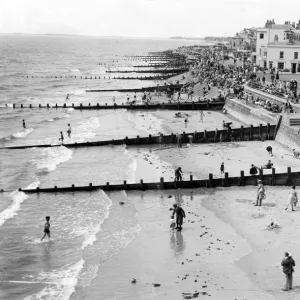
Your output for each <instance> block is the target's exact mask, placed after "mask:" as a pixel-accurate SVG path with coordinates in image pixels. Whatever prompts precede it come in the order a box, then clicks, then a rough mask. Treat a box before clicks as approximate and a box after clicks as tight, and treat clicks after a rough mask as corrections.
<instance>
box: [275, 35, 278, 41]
mask: <svg viewBox="0 0 300 300" xmlns="http://www.w3.org/2000/svg"><path fill="white" fill-rule="evenodd" d="M274 42H278V34H275V36H274Z"/></svg>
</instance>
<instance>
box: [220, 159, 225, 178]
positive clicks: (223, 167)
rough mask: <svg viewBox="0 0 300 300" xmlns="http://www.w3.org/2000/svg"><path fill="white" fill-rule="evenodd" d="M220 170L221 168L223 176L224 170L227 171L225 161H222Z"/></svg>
mask: <svg viewBox="0 0 300 300" xmlns="http://www.w3.org/2000/svg"><path fill="white" fill-rule="evenodd" d="M220 170H221V176H222V175H223V174H224V172H225V166H224V163H223V162H222V163H221V167H220Z"/></svg>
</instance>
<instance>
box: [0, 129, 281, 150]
mask: <svg viewBox="0 0 300 300" xmlns="http://www.w3.org/2000/svg"><path fill="white" fill-rule="evenodd" d="M275 127H276V125H270V124H267V125H266V126H263V125H262V124H260V126H256V127H253V125H251V126H250V127H248V128H244V127H243V126H241V127H240V128H234V129H232V131H231V134H230V136H229V133H228V131H227V130H215V131H206V130H205V131H204V132H197V131H195V132H190V133H185V132H183V134H182V139H181V142H182V143H183V144H184V143H190V142H192V143H194V144H196V143H219V142H225V141H255V140H257V141H262V140H273V139H274V137H275ZM153 144H177V137H176V135H175V134H173V133H172V134H170V135H163V134H161V135H160V136H152V135H151V134H149V136H148V137H140V136H137V137H135V138H128V137H125V138H124V139H116V140H115V139H112V140H106V141H94V142H83V143H69V144H53V145H51V144H45V145H23V146H9V147H3V148H0V149H28V148H37V147H38V148H51V147H59V146H61V145H63V146H65V147H67V148H81V147H99V146H109V145H127V146H142V145H153Z"/></svg>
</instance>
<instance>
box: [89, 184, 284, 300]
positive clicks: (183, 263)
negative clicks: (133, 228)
mask: <svg viewBox="0 0 300 300" xmlns="http://www.w3.org/2000/svg"><path fill="white" fill-rule="evenodd" d="M214 192H215V191H214V190H194V191H190V190H185V191H172V192H163V191H162V192H144V193H141V192H130V193H128V195H127V201H128V203H125V205H134V207H135V208H136V209H137V212H138V218H139V224H140V226H141V232H140V235H139V236H138V237H137V238H136V240H135V241H134V242H132V243H131V244H130V245H129V246H128V247H127V248H126V249H124V250H123V251H122V252H121V253H119V255H118V256H116V257H114V259H112V260H109V261H106V262H105V263H103V265H102V266H101V270H100V272H99V274H98V276H97V277H96V278H95V280H94V282H93V284H92V286H91V287H90V288H89V291H88V294H87V299H95V297H96V296H97V297H98V298H103V299H192V298H198V297H199V298H204V297H210V299H225V300H226V299H266V300H268V299H274V298H273V297H272V295H271V294H270V293H268V292H267V291H264V287H261V286H259V285H258V284H256V282H255V281H253V280H252V278H251V276H250V275H249V273H250V272H251V271H252V269H256V266H257V265H261V262H260V261H259V260H256V261H254V264H251V267H249V266H247V265H245V266H244V262H243V258H245V257H246V258H247V257H248V256H249V255H250V254H251V253H252V251H253V250H256V249H253V245H252V244H251V243H249V242H248V241H247V240H246V238H245V236H243V235H242V234H240V233H239V232H240V227H242V228H244V225H243V226H241V225H239V226H236V225H235V224H231V223H230V222H227V219H226V217H227V216H228V217H229V215H228V214H229V212H228V210H227V207H226V201H230V205H235V204H236V203H240V202H237V201H236V199H235V197H234V198H233V197H232V196H233V195H234V194H235V193H236V191H235V190H233V189H230V190H226V191H225V192H224V191H222V192H219V191H216V193H214ZM222 193H223V194H224V196H223V197H222V200H221V202H220V205H219V202H218V200H217V199H218V198H219V196H220V195H221V194H222ZM248 193H249V192H248ZM254 194H255V189H254ZM110 196H111V197H113V194H111V195H110ZM241 197H242V196H240V198H241ZM248 198H249V196H248ZM174 202H177V203H181V205H182V207H183V208H184V209H185V212H186V219H185V221H184V225H183V230H182V231H181V232H178V231H175V230H170V228H169V225H170V220H169V219H170V215H171V212H170V211H169V208H170V207H171V206H172V204H173V203H174ZM240 205H241V206H242V205H243V204H242V203H240ZM222 208H223V209H224V211H225V212H226V214H225V215H224V216H223V217H222V218H220V217H218V214H221V213H222V214H223V211H222V210H221V209H222ZM251 208H252V207H251ZM262 209H264V208H262ZM269 209H270V208H269ZM241 210H244V207H243V206H242V208H241ZM215 212H216V214H217V215H216V214H215ZM248 219H249V217H248ZM247 221H248V220H247ZM250 221H252V219H251V217H250V219H249V222H250ZM245 224H246V222H245ZM253 226H254V229H257V228H258V227H255V226H256V225H255V224H254V225H253ZM254 229H253V230H254ZM257 231H258V232H260V231H259V230H257ZM270 234H273V235H274V233H273V232H272V233H270ZM267 245H269V247H272V245H271V244H267ZM278 255H279V257H278V259H279V260H280V258H281V252H280V253H279V254H278ZM278 259H277V262H278ZM241 262H242V263H243V264H242V265H241ZM257 272H258V271H257ZM132 278H135V279H136V283H132ZM276 278H277V279H278V282H280V280H281V281H282V274H280V270H278V274H277V277H276ZM154 284H156V285H157V286H154ZM190 297H191V298H190ZM279 299H280V298H279Z"/></svg>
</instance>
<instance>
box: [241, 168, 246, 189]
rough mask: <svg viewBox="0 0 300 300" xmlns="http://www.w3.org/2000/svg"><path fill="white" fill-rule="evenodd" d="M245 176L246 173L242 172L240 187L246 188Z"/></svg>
mask: <svg viewBox="0 0 300 300" xmlns="http://www.w3.org/2000/svg"><path fill="white" fill-rule="evenodd" d="M244 177H245V174H244V171H241V177H240V185H241V186H244V185H245V178H244Z"/></svg>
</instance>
